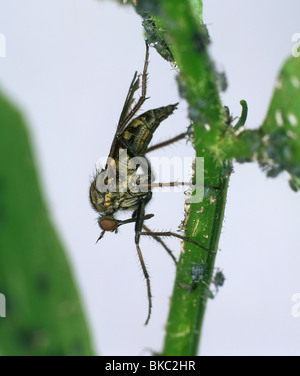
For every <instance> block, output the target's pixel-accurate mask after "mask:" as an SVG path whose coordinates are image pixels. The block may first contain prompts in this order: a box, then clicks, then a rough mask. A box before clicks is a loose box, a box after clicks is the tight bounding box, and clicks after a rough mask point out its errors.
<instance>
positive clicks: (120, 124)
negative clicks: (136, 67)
mask: <svg viewBox="0 0 300 376" xmlns="http://www.w3.org/2000/svg"><path fill="white" fill-rule="evenodd" d="M139 87H140V77H139V76H138V75H137V72H135V74H134V76H133V80H132V81H131V84H130V87H129V90H128V94H127V97H126V99H125V103H124V106H123V109H122V112H121V115H120V119H119V122H118V126H117V130H116V134H115V136H114V139H113V143H112V145H111V148H110V152H109V155H108V157H109V158H113V155H114V153H115V148H116V146H117V143H118V140H117V137H116V136H117V134H118V133H120V132H122V131H123V130H124V128H125V126H126V124H125V123H124V120H125V119H126V117H127V115H128V114H129V112H130V109H131V106H132V104H133V102H134V97H133V96H134V93H135V92H136V91H137V90H138V89H139Z"/></svg>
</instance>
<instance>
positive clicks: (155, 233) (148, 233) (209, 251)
mask: <svg viewBox="0 0 300 376" xmlns="http://www.w3.org/2000/svg"><path fill="white" fill-rule="evenodd" d="M140 235H146V236H152V237H154V236H157V237H159V236H162V237H172V236H173V237H174V238H178V239H181V240H184V241H186V242H190V243H193V244H195V245H197V246H198V247H200V248H202V249H204V250H205V251H206V252H208V253H209V254H210V255H214V254H215V252H213V251H211V250H210V249H208V248H206V247H204V246H203V245H202V244H200V243H198V242H196V241H195V240H193V239H190V238H188V237H186V236H183V235H179V234H177V233H176V232H171V231H163V232H152V231H146V232H141V233H140Z"/></svg>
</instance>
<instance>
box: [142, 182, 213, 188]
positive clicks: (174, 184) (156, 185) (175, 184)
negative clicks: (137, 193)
mask: <svg viewBox="0 0 300 376" xmlns="http://www.w3.org/2000/svg"><path fill="white" fill-rule="evenodd" d="M180 185H182V186H183V185H190V186H193V184H192V183H188V182H184V181H180V182H178V181H171V182H168V183H149V184H141V186H142V187H149V188H163V187H178V186H180ZM204 187H206V188H211V189H216V190H220V187H214V186H212V185H207V184H204Z"/></svg>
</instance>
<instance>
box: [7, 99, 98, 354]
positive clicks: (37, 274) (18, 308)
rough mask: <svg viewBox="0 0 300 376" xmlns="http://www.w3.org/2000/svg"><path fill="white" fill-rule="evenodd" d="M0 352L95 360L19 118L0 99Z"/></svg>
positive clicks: (23, 124) (24, 130)
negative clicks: (2, 306) (0, 301)
mask: <svg viewBox="0 0 300 376" xmlns="http://www.w3.org/2000/svg"><path fill="white" fill-rule="evenodd" d="M0 161H1V162H0V293H2V294H4V295H5V296H6V301H7V312H6V318H2V319H1V318H0V353H1V355H22V356H24V355H35V356H36V355H92V353H93V352H92V347H91V341H90V336H89V333H88V329H87V324H86V321H85V318H84V315H83V311H82V306H81V302H80V300H79V297H78V293H77V290H76V287H75V284H74V280H73V276H72V273H71V271H70V266H69V263H68V261H67V259H66V255H65V252H64V249H63V246H62V244H61V242H60V240H59V238H58V235H57V233H56V231H55V229H54V227H53V224H52V222H51V220H50V219H49V215H48V212H47V209H46V206H45V203H44V200H43V198H42V194H41V190H40V184H39V181H38V178H37V172H36V166H35V163H34V160H33V156H32V151H31V147H30V142H29V137H28V133H27V130H26V126H25V123H24V120H23V117H22V116H21V114H20V113H19V111H18V110H17V109H16V107H15V106H14V105H13V104H11V103H10V102H9V101H8V100H7V99H6V98H5V97H4V96H3V95H2V94H0Z"/></svg>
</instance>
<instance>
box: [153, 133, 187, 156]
mask: <svg viewBox="0 0 300 376" xmlns="http://www.w3.org/2000/svg"><path fill="white" fill-rule="evenodd" d="M186 135H187V132H185V133H181V134H179V135H178V136H176V137H173V138H171V139H170V140H167V141H164V142H160V143H159V144H156V145H153V146H150V147H149V148H148V149H147V151H146V154H147V153H151V151H153V150H157V149H160V148H163V147H165V146H168V145H171V144H174V143H175V142H177V141H180V140H182V139H184V138H185V137H186Z"/></svg>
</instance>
